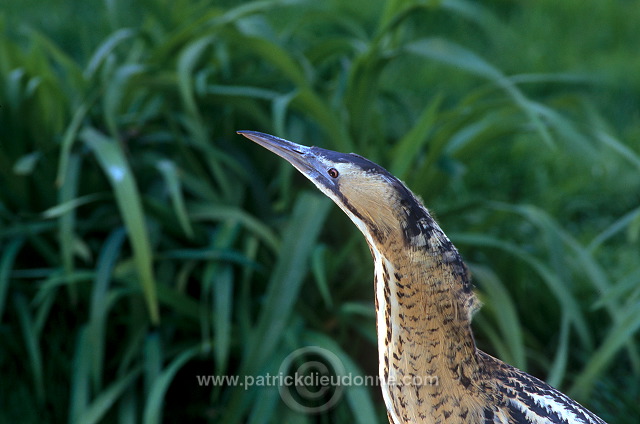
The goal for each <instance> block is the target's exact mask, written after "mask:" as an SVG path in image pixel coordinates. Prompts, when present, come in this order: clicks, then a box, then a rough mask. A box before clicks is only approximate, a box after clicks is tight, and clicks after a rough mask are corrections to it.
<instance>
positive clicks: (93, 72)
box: [0, 0, 640, 423]
mask: <svg viewBox="0 0 640 424" xmlns="http://www.w3.org/2000/svg"><path fill="white" fill-rule="evenodd" d="M0 11H2V14H1V15H0V27H1V28H2V35H0V370H1V371H0V422H7V423H9V422H12V423H14V422H20V423H30V422H34V423H35V422H37V423H41V422H69V423H99V422H105V423H106V422H118V423H132V422H145V423H157V422H215V423H218V422H220V423H237V422H248V423H271V422H290V423H310V422H318V423H319V422H323V423H329V422H360V423H373V422H381V423H382V422H385V419H386V418H385V413H384V407H383V405H382V402H381V398H380V394H379V391H378V388H375V387H374V388H367V387H349V388H347V390H346V392H345V396H344V398H343V399H342V400H341V401H340V402H339V403H338V404H337V405H336V406H335V407H334V408H332V409H330V410H329V411H325V412H324V413H323V414H320V415H305V414H301V413H298V412H296V411H294V410H292V409H290V408H289V407H287V406H286V405H285V404H284V403H283V402H282V401H281V399H280V397H279V395H278V391H277V390H275V389H274V388H273V387H271V388H264V387H250V388H243V387H231V386H224V387H200V386H198V384H197V381H196V375H201V374H202V375H205V374H218V375H234V374H236V375H264V374H266V373H268V372H269V373H271V374H275V373H276V372H277V370H278V367H279V365H280V364H281V362H282V359H283V358H284V357H285V356H286V355H287V354H289V353H290V352H292V351H294V350H295V349H296V348H298V347H301V346H307V345H314V346H320V347H323V348H326V349H329V350H331V351H332V352H334V353H335V354H336V355H337V356H338V357H339V358H340V360H341V361H342V363H343V364H345V366H346V368H347V371H349V372H354V373H357V374H360V375H375V374H376V369H377V364H376V355H375V353H374V352H375V327H374V317H373V314H374V312H373V302H372V299H373V292H372V283H371V280H372V266H371V259H370V258H369V252H368V250H367V247H366V244H365V243H364V240H363V238H362V236H361V235H360V234H359V233H358V232H357V231H356V230H355V228H354V227H353V225H352V224H351V223H350V222H349V221H348V219H347V218H346V217H345V216H343V214H342V213H341V212H340V211H339V210H338V208H336V207H333V206H332V205H331V204H330V203H329V201H328V200H327V199H324V198H323V197H322V196H321V195H320V193H317V192H316V191H315V189H314V188H313V187H312V186H311V185H310V184H309V183H308V182H307V181H306V180H304V179H303V178H302V177H300V176H299V175H297V174H296V173H295V172H294V170H293V169H292V168H291V167H290V166H289V165H288V164H286V163H284V161H282V160H280V159H279V158H277V157H275V156H274V155H271V154H270V153H267V152H266V151H264V150H263V149H261V148H259V147H258V146H255V145H253V144H252V143H250V142H248V141H246V140H245V139H243V138H242V137H240V136H238V135H236V134H235V131H236V130H239V129H252V130H259V131H263V132H268V133H272V134H277V135H279V136H282V137H285V138H288V139H291V140H294V141H298V142H301V143H303V144H309V145H310V144H316V145H320V146H323V147H326V148H330V149H334V150H340V151H353V152H357V153H360V154H362V155H364V156H366V157H369V158H371V159H372V160H374V161H376V162H378V163H380V164H381V165H383V166H385V167H387V168H388V169H389V170H390V171H392V172H393V173H394V174H396V175H398V176H399V177H400V178H402V179H403V180H404V181H405V182H406V183H407V184H408V186H409V187H411V188H412V189H413V190H414V191H415V192H416V193H417V194H419V195H420V196H422V197H423V199H424V201H425V203H426V204H427V205H428V206H429V207H430V208H431V209H432V210H433V211H434V212H435V213H436V214H437V216H438V218H439V221H440V223H441V226H442V227H443V228H444V229H445V231H446V232H447V233H448V234H449V236H450V238H451V239H452V240H453V241H454V243H455V244H456V245H457V246H458V247H459V249H460V250H461V252H462V254H463V256H464V257H465V258H466V260H467V262H468V263H469V265H470V267H471V270H472V272H473V274H474V278H475V283H476V285H477V290H478V293H479V294H480V296H481V298H482V300H483V302H484V304H485V306H484V308H483V309H482V310H481V312H480V313H479V314H478V315H477V316H476V318H475V321H474V328H475V332H476V338H477V342H478V344H479V346H480V347H481V348H483V349H485V350H486V351H488V352H490V353H492V354H494V355H496V356H498V357H500V358H502V359H504V360H505V361H507V362H509V363H511V364H514V365H516V366H518V367H520V368H523V369H525V370H527V371H529V372H531V373H533V374H535V375H537V376H539V377H541V378H543V379H546V380H547V381H549V382H550V383H551V384H554V385H556V386H557V387H559V388H560V389H562V390H564V391H566V392H567V393H568V394H570V395H571V396H573V397H575V398H576V399H578V400H579V401H581V402H582V403H584V404H585V405H586V406H588V407H589V408H590V409H592V410H593V411H595V412H597V413H598V414H600V415H601V416H602V417H603V418H604V419H606V420H608V421H609V422H610V423H637V419H638V417H640V351H639V349H640V343H639V342H640V337H639V335H638V328H639V327H640V284H639V283H640V240H639V237H640V55H638V43H639V42H640V25H638V22H640V7H638V2H637V1H634V0H612V1H606V2H603V1H600V0H563V1H561V2H558V1H552V0H539V1H536V2H514V1H505V0H491V1H485V2H482V4H480V3H479V2H473V1H470V0H442V1H426V0H425V1H410V0H389V1H379V2H372V1H369V0H367V1H365V0H351V1H348V2H343V1H338V0H327V1H322V2H318V1H304V0H284V1H256V2H237V1H230V0H227V1H212V0H198V1H194V0H171V1H169V0H141V1H137V2H128V1H124V0H105V1H98V0H93V1H84V2H70V1H66V0H3V1H2V3H1V5H0Z"/></svg>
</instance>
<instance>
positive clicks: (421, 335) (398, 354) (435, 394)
mask: <svg viewBox="0 0 640 424" xmlns="http://www.w3.org/2000/svg"><path fill="white" fill-rule="evenodd" d="M408 225H418V226H419V227H420V228H419V229H410V228H408ZM402 227H403V231H401V232H400V231H398V232H397V234H395V235H394V234H392V233H388V234H387V237H386V238H385V239H384V240H379V241H374V243H373V245H372V243H370V247H371V252H372V255H373V257H374V262H375V274H376V278H375V281H376V290H375V292H376V317H377V318H376V320H377V329H378V349H379V357H380V358H379V359H380V377H381V379H382V380H383V381H386V382H388V383H389V384H391V385H393V384H404V385H406V384H408V385H409V386H406V387H405V388H404V389H402V390H400V391H397V390H388V388H387V389H384V388H383V396H384V397H385V402H386V404H387V409H388V410H389V413H390V416H391V414H392V413H393V411H395V412H396V413H397V414H398V416H400V414H402V413H403V412H402V407H401V405H402V404H403V402H404V401H403V400H402V399H403V397H404V398H406V399H409V398H410V397H412V396H414V397H415V396H416V394H418V392H420V393H421V394H420V396H419V397H420V398H421V399H423V400H424V401H425V405H424V407H425V408H427V409H428V407H429V406H428V404H429V403H434V405H435V404H437V402H441V401H443V399H444V398H443V396H444V397H446V396H449V395H451V392H450V391H451V390H453V391H455V390H461V389H463V388H467V387H469V386H470V385H471V382H472V380H473V379H474V376H476V375H477V372H478V362H477V356H476V347H475V342H474V339H473V334H472V332H471V315H472V313H473V312H474V310H475V309H476V307H477V305H476V302H477V301H476V299H475V296H474V294H473V292H472V290H471V285H470V282H469V278H468V274H467V270H466V267H465V266H464V264H463V262H462V259H461V257H460V255H459V253H458V251H457V250H456V249H455V247H454V246H453V244H452V243H451V242H450V241H449V239H448V238H447V237H446V235H445V234H444V233H443V232H442V230H441V229H440V227H439V226H438V225H437V224H436V222H435V221H434V220H433V219H432V218H431V216H430V215H429V214H428V212H427V211H426V209H425V210H424V215H423V216H422V217H421V218H420V219H419V220H418V222H417V223H414V224H410V223H407V224H406V225H405V224H403V226H402ZM411 385H414V386H416V387H410V386H411ZM418 386H420V387H418ZM432 406H433V405H432ZM398 421H401V420H398Z"/></svg>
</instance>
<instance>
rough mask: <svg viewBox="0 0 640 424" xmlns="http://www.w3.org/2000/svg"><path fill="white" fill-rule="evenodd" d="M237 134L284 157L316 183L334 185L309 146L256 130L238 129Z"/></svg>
mask: <svg viewBox="0 0 640 424" xmlns="http://www.w3.org/2000/svg"><path fill="white" fill-rule="evenodd" d="M238 134H240V135H243V136H245V137H247V138H248V139H249V140H252V141H254V142H256V143H258V144H259V145H261V146H262V147H264V148H265V149H267V150H271V151H272V152H273V153H275V154H276V155H278V156H280V157H281V158H283V159H285V160H286V161H287V162H289V163H290V164H291V165H293V166H295V167H296V169H298V171H300V172H301V173H302V174H304V175H305V176H306V177H307V178H309V179H310V180H311V181H313V182H314V183H315V184H316V185H319V184H320V185H323V186H325V187H327V186H329V187H332V186H333V185H334V184H333V182H332V181H330V180H329V179H328V178H327V176H326V175H327V174H326V172H325V170H324V168H325V166H324V165H323V164H322V162H320V161H319V160H318V155H316V154H315V153H314V152H313V151H312V148H311V147H307V146H303V145H301V144H296V143H292V142H291V141H288V140H284V139H282V138H279V137H275V136H273V135H269V134H264V133H261V132H257V131H238Z"/></svg>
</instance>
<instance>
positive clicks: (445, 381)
mask: <svg viewBox="0 0 640 424" xmlns="http://www.w3.org/2000/svg"><path fill="white" fill-rule="evenodd" d="M239 134H242V135H244V136H245V137H247V138H249V139H251V140H253V141H255V142H256V143H258V144H259V145H261V146H263V147H265V148H266V149H268V150H270V151H272V152H273V153H275V154H277V155H279V156H281V157H282V158H284V159H285V160H287V161H289V162H290V163H291V164H292V165H293V166H294V167H296V168H297V169H298V170H299V171H300V172H301V173H302V174H303V175H304V176H306V177H307V178H308V179H310V180H311V181H312V182H313V183H314V184H315V185H316V186H317V187H318V188H319V189H320V191H322V192H323V193H324V194H325V195H327V196H328V197H329V198H331V200H333V201H334V202H335V203H336V204H337V205H338V206H339V207H340V208H341V209H342V210H343V211H344V212H345V213H346V214H347V215H348V216H349V218H351V220H352V221H353V222H354V223H355V225H356V227H358V229H359V230H360V231H361V232H362V234H364V237H365V239H366V241H367V243H368V244H369V249H370V250H371V254H372V256H373V260H374V263H375V278H374V286H375V308H376V327H377V333H378V360H379V373H380V379H381V381H383V382H385V383H386V384H383V385H382V395H383V398H384V402H385V405H386V408H387V414H388V416H389V421H390V422H391V423H393V424H401V423H442V424H445V423H485V424H487V423H540V424H541V423H563V424H568V423H582V424H588V423H599V424H604V421H603V420H602V419H601V418H598V417H597V416H596V415H594V414H593V413H592V412H590V411H589V410H587V409H586V408H584V407H583V406H581V405H580V404H578V403H577V402H575V401H574V400H572V399H570V398H569V397H567V396H566V395H564V394H563V393H561V392H559V391H558V390H556V389H554V388H553V387H551V386H549V385H548V384H546V383H544V382H543V381H541V380H539V379H537V378H536V377H533V376H531V375H529V374H527V373H525V372H523V371H520V370H519V369H517V368H515V367H512V366H510V365H507V364H505V363H503V362H502V361H500V360H498V359H496V358H494V357H492V356H490V355H488V354H486V353H484V352H483V351H481V350H479V349H477V348H476V345H475V341H474V338H473V333H472V331H471V317H472V315H473V313H474V312H475V310H476V309H478V308H479V302H478V301H477V300H476V297H475V295H474V293H473V290H472V286H471V282H470V277H469V274H468V272H467V268H466V266H465V264H464V263H463V261H462V258H461V256H460V254H459V253H458V250H457V249H456V248H455V247H454V245H453V244H452V243H451V241H449V239H448V238H447V236H446V235H445V234H444V232H443V231H442V230H441V229H440V227H439V226H438V224H437V223H436V221H435V220H434V219H433V218H432V216H431V214H430V213H429V211H428V210H427V209H426V208H425V207H424V206H423V205H422V203H421V202H420V201H419V200H418V198H417V197H416V196H415V195H414V194H413V193H412V192H411V191H410V190H409V189H408V188H407V187H406V186H405V185H404V184H403V183H402V182H401V181H400V180H399V179H397V178H396V177H394V176H393V175H391V174H390V173H389V172H388V171H386V170H385V169H384V168H382V167H381V166H379V165H377V164H375V163H373V162H371V161H369V160H367V159H365V158H363V157H362V156H359V155H356V154H353V153H348V154H346V153H338V152H334V151H331V150H326V149H322V148H319V147H307V146H303V145H300V144H296V143H292V142H290V141H287V140H283V139H281V138H278V137H274V136H272V135H268V134H262V133H259V132H254V131H239ZM429 377H430V378H429ZM433 377H435V379H434V378H433Z"/></svg>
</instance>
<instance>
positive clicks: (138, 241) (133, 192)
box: [81, 128, 160, 324]
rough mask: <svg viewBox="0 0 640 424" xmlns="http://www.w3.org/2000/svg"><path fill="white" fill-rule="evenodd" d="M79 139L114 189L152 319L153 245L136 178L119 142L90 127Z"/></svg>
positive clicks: (154, 307)
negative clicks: (91, 153) (94, 157)
mask: <svg viewBox="0 0 640 424" xmlns="http://www.w3.org/2000/svg"><path fill="white" fill-rule="evenodd" d="M81 137H82V139H83V140H84V141H85V143H87V145H89V147H91V149H92V150H93V152H94V154H95V155H96V158H97V159H98V162H99V163H100V166H101V167H102V170H103V171H104V172H105V174H107V177H108V178H109V182H110V183H111V186H112V187H113V190H114V192H115V198H116V201H117V203H118V209H119V210H120V216H121V217H122V220H123V221H124V225H125V227H126V228H127V234H128V236H129V241H130V242H131V245H132V247H133V252H134V260H135V264H136V270H137V272H138V277H139V278H140V285H141V287H142V291H143V293H144V297H145V300H146V303H147V307H148V309H149V315H150V318H151V322H153V323H154V324H157V323H158V322H159V320H160V315H159V312H158V299H157V294H156V284H155V279H154V276H153V267H152V262H153V257H152V248H151V245H150V243H149V235H148V231H147V228H146V224H145V221H144V212H143V210H142V199H141V196H140V192H139V191H138V188H137V186H136V182H135V178H134V176H133V173H132V172H131V169H130V167H129V164H128V163H127V161H126V159H125V157H124V154H123V153H122V150H121V148H120V146H119V145H118V144H117V143H116V142H114V141H113V140H110V139H108V138H107V137H105V136H104V135H102V134H100V133H99V132H98V131H96V130H94V129H92V128H85V129H84V130H83V131H82V133H81Z"/></svg>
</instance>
